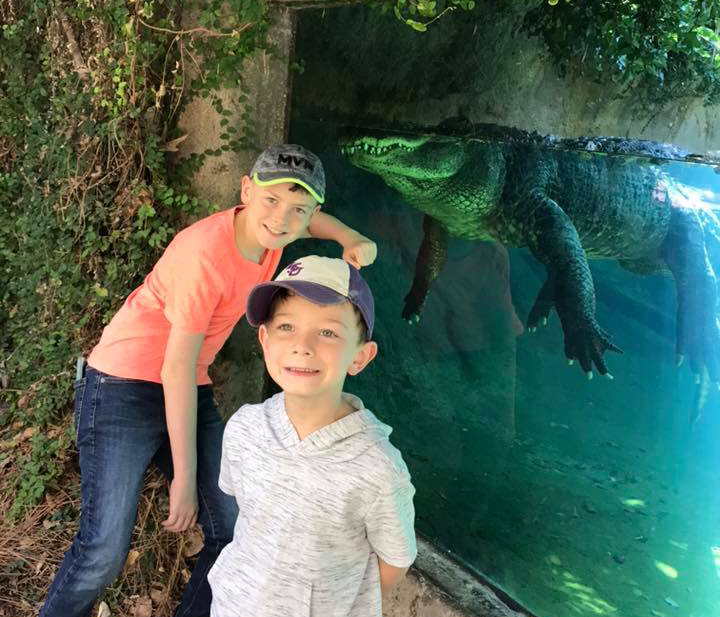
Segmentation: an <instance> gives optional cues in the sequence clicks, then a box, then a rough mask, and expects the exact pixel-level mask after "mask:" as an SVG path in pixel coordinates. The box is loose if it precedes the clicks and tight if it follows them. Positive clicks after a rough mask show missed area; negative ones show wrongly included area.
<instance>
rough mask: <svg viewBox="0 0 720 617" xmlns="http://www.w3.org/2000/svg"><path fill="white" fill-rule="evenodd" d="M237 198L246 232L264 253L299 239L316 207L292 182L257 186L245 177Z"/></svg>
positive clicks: (314, 202)
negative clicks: (242, 206)
mask: <svg viewBox="0 0 720 617" xmlns="http://www.w3.org/2000/svg"><path fill="white" fill-rule="evenodd" d="M241 197H242V203H243V204H245V209H246V211H247V222H248V228H247V231H248V232H249V233H250V234H252V236H253V237H254V238H255V240H256V241H257V243H258V244H259V245H260V246H262V247H263V248H265V249H268V250H275V249H279V248H283V247H284V246H287V245H288V244H290V243H291V242H293V241H294V240H297V239H298V238H300V237H302V236H303V235H304V234H305V232H306V230H307V227H308V224H309V223H310V219H311V218H312V215H313V214H314V213H315V211H316V210H317V209H318V208H319V205H318V203H317V201H316V200H315V198H314V197H313V196H312V195H310V194H309V193H307V192H306V191H304V190H301V189H299V187H298V185H296V184H294V183H292V182H283V183H282V184H274V185H271V186H260V185H259V184H256V183H255V182H253V181H252V179H251V178H250V177H248V176H245V177H243V179H242V190H241Z"/></svg>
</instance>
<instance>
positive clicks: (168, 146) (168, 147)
mask: <svg viewBox="0 0 720 617" xmlns="http://www.w3.org/2000/svg"><path fill="white" fill-rule="evenodd" d="M187 137H188V136H187V133H186V134H185V135H181V136H180V137H176V138H175V139H171V140H170V141H168V142H166V143H165V145H164V146H163V147H162V148H160V150H164V151H165V152H177V151H178V146H179V145H180V144H181V143H182V142H184V141H185V140H186V139H187Z"/></svg>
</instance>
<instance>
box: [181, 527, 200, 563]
mask: <svg viewBox="0 0 720 617" xmlns="http://www.w3.org/2000/svg"><path fill="white" fill-rule="evenodd" d="M203 546H205V539H204V538H203V535H202V533H201V532H200V528H199V527H198V526H197V525H196V526H195V527H193V528H192V529H189V530H188V532H187V533H186V534H185V543H184V544H183V555H185V557H192V556H193V555H197V554H198V553H199V552H200V551H201V550H202V548H203Z"/></svg>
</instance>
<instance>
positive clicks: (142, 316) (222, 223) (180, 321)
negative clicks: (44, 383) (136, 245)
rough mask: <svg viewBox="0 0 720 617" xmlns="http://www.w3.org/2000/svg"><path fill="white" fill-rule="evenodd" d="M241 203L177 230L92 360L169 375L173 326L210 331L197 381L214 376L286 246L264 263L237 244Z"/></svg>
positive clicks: (147, 375)
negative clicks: (214, 366) (213, 367)
mask: <svg viewBox="0 0 720 617" xmlns="http://www.w3.org/2000/svg"><path fill="white" fill-rule="evenodd" d="M236 210H237V208H230V209H228V210H224V211H222V212H217V213H216V214H212V215H210V216H208V217H206V218H204V219H202V220H200V221H198V222H197V223H195V224H193V225H190V227H187V228H186V229H184V230H182V231H181V232H180V233H178V234H177V235H176V236H175V238H173V240H172V242H170V244H169V245H168V247H167V248H166V249H165V252H164V253H163V254H162V257H160V259H159V260H158V262H157V263H156V264H155V267H154V268H153V270H152V272H150V274H148V275H147V277H145V281H144V282H143V283H142V285H140V287H138V288H137V289H135V290H134V291H133V292H132V293H131V294H130V295H129V296H128V298H127V300H125V304H123V305H122V307H121V308H120V310H119V311H118V312H117V313H116V314H115V316H114V317H113V318H112V321H111V322H110V323H109V324H108V325H107V326H106V327H105V329H104V330H103V333H102V337H101V338H100V342H99V343H98V344H97V345H96V346H95V348H94V349H93V350H92V353H91V354H90V357H89V358H88V364H89V365H90V366H92V367H93V368H95V369H97V370H99V371H102V372H103V373H107V374H109V375H115V376H116V377H125V378H128V379H144V380H145V381H153V382H156V383H162V379H161V378H160V369H161V368H162V365H163V360H164V356H165V347H166V346H167V340H168V336H169V335H170V326H171V324H172V325H175V326H178V327H179V328H181V329H183V330H185V331H186V332H196V333H200V332H202V333H204V334H205V339H204V340H203V343H202V347H201V348H200V355H199V357H198V363H197V383H198V385H201V384H209V383H211V380H210V377H208V366H210V364H211V363H212V361H213V360H214V359H215V355H216V354H217V352H218V351H219V350H220V348H221V347H222V345H223V343H224V342H225V341H226V340H227V338H228V336H230V332H231V331H232V329H233V327H234V326H235V324H236V323H237V322H238V321H239V320H240V318H241V317H242V316H243V315H244V314H245V305H246V303H247V299H248V296H249V295H250V291H251V289H252V288H253V286H255V285H256V284H257V283H261V282H263V281H268V280H270V279H271V278H272V275H273V274H274V272H275V269H276V268H277V266H278V263H279V261H280V256H281V255H282V249H278V250H275V251H266V253H265V256H264V258H263V261H262V263H259V264H256V263H253V262H251V261H248V260H247V259H245V258H244V257H243V256H242V255H241V254H240V253H239V252H238V250H237V247H236V246H235V232H234V224H233V223H234V218H235V212H236Z"/></svg>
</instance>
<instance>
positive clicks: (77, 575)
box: [40, 367, 238, 617]
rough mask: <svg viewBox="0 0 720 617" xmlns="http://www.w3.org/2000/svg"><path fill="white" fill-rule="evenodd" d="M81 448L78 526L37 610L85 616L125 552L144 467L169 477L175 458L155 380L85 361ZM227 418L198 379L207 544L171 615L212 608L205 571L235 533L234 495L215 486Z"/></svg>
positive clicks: (53, 616)
mask: <svg viewBox="0 0 720 617" xmlns="http://www.w3.org/2000/svg"><path fill="white" fill-rule="evenodd" d="M75 428H76V436H77V448H78V453H79V455H80V474H81V503H82V510H81V513H80V530H79V531H78V533H77V535H76V536H75V539H74V540H73V543H72V546H71V547H70V549H69V550H68V551H67V553H65V558H64V559H63V562H62V564H61V565H60V568H59V570H58V572H57V574H56V575H55V579H54V580H53V583H52V585H51V586H50V591H49V592H48V595H47V598H46V599H45V605H44V606H43V608H42V610H41V611H40V617H87V616H89V615H90V611H91V609H92V606H93V604H94V603H95V600H96V598H97V596H98V595H99V594H100V593H101V592H102V591H103V590H104V589H105V587H107V585H109V584H110V583H111V582H112V581H113V580H114V579H115V578H116V577H117V575H118V574H119V573H120V570H122V567H123V565H124V564H125V560H126V558H127V553H128V549H129V547H130V537H131V534H132V530H133V526H134V524H135V517H136V514H137V506H138V500H139V497H140V490H141V489H142V485H143V479H144V476H145V471H146V469H147V468H148V466H149V465H150V463H151V462H154V463H155V464H156V465H157V466H158V467H160V469H161V470H162V471H163V473H165V475H166V476H168V478H171V477H172V458H171V456H170V445H169V439H168V433H167V426H166V423H165V404H164V397H163V390H162V386H161V385H160V384H156V383H152V382H149V381H142V380H139V379H122V378H119V377H113V376H110V375H106V374H105V373H101V372H100V371H96V370H95V369H93V368H91V367H87V370H86V374H85V377H84V378H82V379H81V380H79V381H78V382H77V383H76V385H75ZM223 429H224V424H223V421H222V419H221V418H220V414H219V413H218V411H217V408H216V407H215V402H214V400H213V394H212V388H211V387H210V386H199V387H198V406H197V490H198V500H199V504H200V511H199V514H198V521H199V522H200V524H201V525H202V528H203V533H204V535H205V546H204V548H203V549H202V551H201V552H200V554H199V555H198V558H197V562H196V563H195V567H194V568H193V572H192V576H191V578H190V581H189V582H188V584H187V586H186V587H185V591H184V593H183V597H182V601H181V603H180V606H179V607H178V609H177V611H176V613H175V615H176V617H200V616H208V615H209V614H210V599H211V592H210V586H209V585H208V582H207V573H208V571H209V570H210V568H211V566H212V565H213V563H215V559H217V557H218V555H219V554H220V551H221V550H222V549H223V547H224V546H225V545H226V544H227V543H228V542H229V541H230V540H231V539H232V533H233V527H234V525H235V520H236V518H237V513H238V510H237V504H236V502H235V499H234V498H232V497H230V496H228V495H226V494H225V493H223V492H222V491H221V490H220V489H219V488H218V477H219V475H220V454H221V450H222V434H223Z"/></svg>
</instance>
